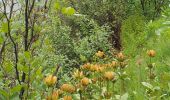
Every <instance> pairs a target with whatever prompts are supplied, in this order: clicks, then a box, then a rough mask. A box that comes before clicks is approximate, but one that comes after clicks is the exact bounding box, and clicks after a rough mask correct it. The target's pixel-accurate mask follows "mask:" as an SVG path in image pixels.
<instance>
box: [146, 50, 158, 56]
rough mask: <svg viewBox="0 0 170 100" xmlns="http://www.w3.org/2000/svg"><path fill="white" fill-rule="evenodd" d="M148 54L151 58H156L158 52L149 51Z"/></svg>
mask: <svg viewBox="0 0 170 100" xmlns="http://www.w3.org/2000/svg"><path fill="white" fill-rule="evenodd" d="M147 54H148V56H149V57H155V55H156V52H155V51H154V50H148V51H147Z"/></svg>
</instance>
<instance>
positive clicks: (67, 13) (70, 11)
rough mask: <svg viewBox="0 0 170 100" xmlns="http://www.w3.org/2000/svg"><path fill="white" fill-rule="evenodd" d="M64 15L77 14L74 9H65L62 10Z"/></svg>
mask: <svg viewBox="0 0 170 100" xmlns="http://www.w3.org/2000/svg"><path fill="white" fill-rule="evenodd" d="M62 13H63V14H66V15H73V14H75V9H74V8H72V7H67V8H65V7H64V8H63V9H62Z"/></svg>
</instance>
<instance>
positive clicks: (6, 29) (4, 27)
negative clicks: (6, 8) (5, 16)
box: [1, 23, 8, 33]
mask: <svg viewBox="0 0 170 100" xmlns="http://www.w3.org/2000/svg"><path fill="white" fill-rule="evenodd" d="M1 30H2V32H4V33H7V32H8V23H2V27H1Z"/></svg>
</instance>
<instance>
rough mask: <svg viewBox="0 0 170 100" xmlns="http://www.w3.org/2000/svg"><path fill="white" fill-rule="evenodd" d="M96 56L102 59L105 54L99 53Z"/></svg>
mask: <svg viewBox="0 0 170 100" xmlns="http://www.w3.org/2000/svg"><path fill="white" fill-rule="evenodd" d="M95 55H96V56H97V57H100V58H102V57H104V52H102V51H98V52H97V53H96V54H95Z"/></svg>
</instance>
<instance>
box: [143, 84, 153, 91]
mask: <svg viewBox="0 0 170 100" xmlns="http://www.w3.org/2000/svg"><path fill="white" fill-rule="evenodd" d="M142 85H143V86H145V87H146V88H148V89H150V90H153V86H152V85H151V84H149V83H147V82H142Z"/></svg>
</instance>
